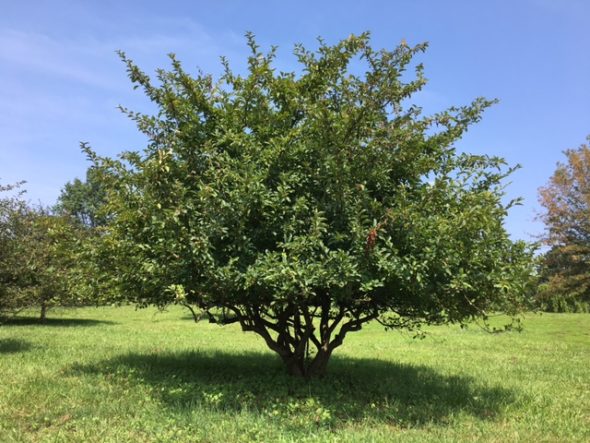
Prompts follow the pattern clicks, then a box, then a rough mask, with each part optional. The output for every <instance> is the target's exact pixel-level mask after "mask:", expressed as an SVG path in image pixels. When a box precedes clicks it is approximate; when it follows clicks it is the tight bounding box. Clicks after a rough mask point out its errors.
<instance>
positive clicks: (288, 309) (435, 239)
mask: <svg viewBox="0 0 590 443" xmlns="http://www.w3.org/2000/svg"><path fill="white" fill-rule="evenodd" d="M247 39H248V43H249V47H250V49H251V55H250V56H249V58H248V65H247V66H248V71H247V74H246V75H244V76H242V75H236V74H235V73H233V72H232V70H231V69H230V67H229V64H228V62H227V60H225V59H222V62H223V65H224V68H225V72H224V74H223V75H222V76H221V77H220V78H219V79H218V80H216V81H214V80H213V78H212V77H211V76H210V75H205V74H202V73H200V74H198V75H196V76H195V77H193V76H191V75H189V74H188V73H187V72H185V71H184V69H183V67H182V65H181V63H180V62H179V61H178V60H177V59H176V58H175V56H174V55H171V56H170V57H171V62H172V69H171V70H170V71H165V70H159V71H158V80H159V85H156V84H154V83H153V82H152V80H151V79H150V77H149V76H148V75H146V74H145V73H144V72H143V71H141V70H140V68H139V67H138V66H137V65H135V64H134V63H133V62H132V61H131V60H130V59H128V58H127V57H126V56H125V54H123V53H121V54H120V55H121V57H122V59H123V61H124V62H125V63H126V66H127V70H128V73H129V77H130V79H131V80H132V82H133V83H134V84H135V85H136V87H141V88H142V89H143V90H144V92H145V93H146V95H147V96H148V97H149V98H150V99H151V100H152V101H153V102H154V103H155V104H156V105H157V106H158V108H159V112H158V114H157V115H155V116H150V115H145V114H141V113H136V112H132V111H129V110H127V109H123V111H124V112H125V113H126V114H128V115H129V116H130V117H131V118H132V119H133V120H135V121H136V122H137V126H138V128H139V130H140V131H142V132H143V133H145V134H146V135H147V136H148V137H149V140H150V142H149V144H148V146H147V147H146V148H145V150H144V151H143V152H126V153H123V154H122V155H121V156H120V158H118V159H112V158H104V157H100V156H98V155H97V154H96V153H94V152H93V151H92V150H91V149H90V147H89V146H87V145H83V150H84V151H85V152H86V153H87V155H88V156H89V158H90V159H91V160H92V161H93V162H94V166H95V168H97V170H100V171H101V179H102V181H103V183H104V186H105V188H106V189H107V196H108V198H107V200H108V203H107V208H108V211H109V213H110V214H112V218H111V219H110V221H109V225H108V226H107V234H105V235H104V236H103V237H102V238H101V241H102V242H103V248H104V251H105V255H107V256H109V257H111V261H110V263H109V265H110V267H109V269H108V270H109V271H110V272H111V275H112V276H113V279H115V280H116V282H117V284H118V286H119V288H120V292H121V293H122V294H125V296H126V297H128V298H129V299H130V300H133V301H135V302H136V303H138V304H139V305H140V306H147V305H156V306H166V305H167V304H169V303H181V304H184V305H185V306H187V307H189V308H190V309H191V310H192V312H193V313H194V315H195V318H196V319H197V318H199V315H201V314H202V315H207V316H208V317H209V319H210V321H212V322H214V323H218V324H227V323H234V322H238V323H239V324H240V325H241V327H242V329H243V330H244V331H253V332H255V333H257V334H258V335H260V336H261V337H262V338H263V339H264V340H265V342H266V344H267V345H268V347H269V348H270V349H271V350H273V351H275V352H276V353H277V354H278V355H279V356H280V357H281V359H282V360H283V362H284V363H285V365H286V367H287V369H288V371H289V373H291V374H293V375H296V376H307V377H312V376H321V375H322V374H324V372H325V370H326V366H327V363H328V360H329V358H330V356H331V355H332V353H333V351H334V349H336V348H337V347H338V346H340V345H341V344H342V342H343V340H344V338H345V336H346V335H347V334H348V333H349V332H352V331H358V330H360V329H361V328H362V326H363V325H364V324H365V323H367V322H369V321H371V320H377V321H379V322H381V323H382V324H383V325H385V326H386V327H388V328H401V327H408V328H412V327H417V326H419V325H420V324H423V323H428V324H440V323H465V322H467V321H469V320H471V319H473V318H479V317H485V316H486V313H487V312H491V311H499V310H500V311H505V312H508V313H510V314H514V313H516V312H517V311H518V310H519V309H520V308H522V306H523V303H524V298H525V297H524V293H525V292H526V289H527V287H528V284H529V283H528V281H529V276H530V273H531V265H530V251H529V250H528V247H527V246H526V245H525V244H524V243H522V242H512V241H511V240H510V239H509V237H508V235H507V233H506V231H505V230H504V228H503V227H502V221H503V219H504V217H505V216H506V212H507V209H508V207H509V206H510V205H504V204H503V203H502V196H503V185H502V181H503V179H504V178H505V177H506V175H508V174H509V173H510V172H511V171H512V169H510V168H506V167H505V166H504V165H505V164H504V161H503V160H502V159H500V158H497V157H488V156H482V155H469V154H461V153H458V152H457V151H456V150H455V148H454V147H453V143H454V142H455V141H456V140H457V139H459V138H460V137H461V136H462V134H463V133H464V132H465V131H466V130H467V128H468V127H469V125H470V124H471V123H474V122H476V121H478V120H479V119H480V116H481V114H482V112H483V110H484V109H485V108H486V107H488V106H489V105H490V104H491V103H492V102H490V101H487V100H484V99H481V98H480V99H477V100H475V101H474V102H473V103H472V104H470V105H468V106H464V107H458V108H451V109H449V110H447V111H445V112H441V113H438V114H435V115H433V116H421V110H420V108H419V107H417V106H413V105H409V106H405V104H406V103H408V101H409V100H410V98H411V96H412V94H413V93H415V92H416V91H418V90H420V89H421V88H422V87H423V86H424V84H425V82H426V81H425V79H424V77H423V68H422V66H421V65H417V66H415V73H416V76H415V78H414V79H412V80H409V81H405V80H404V79H405V78H406V76H407V75H406V71H407V70H408V69H409V68H410V67H411V66H412V59H413V56H414V55H415V54H417V53H419V52H422V51H423V50H424V49H425V48H426V45H418V46H415V47H409V46H407V45H406V44H402V45H400V46H399V47H397V48H396V49H395V50H393V51H386V50H381V51H375V50H373V49H372V48H371V46H370V44H369V43H370V42H369V36H368V34H362V35H360V36H351V37H349V38H347V39H346V40H343V41H341V42H340V43H338V44H336V45H334V46H329V45H327V44H325V43H323V42H320V47H319V49H318V50H317V51H315V52H312V51H309V50H307V49H305V48H304V47H303V46H301V45H297V46H296V47H295V51H294V54H295V56H296V57H297V60H298V61H299V63H300V64H301V72H299V73H293V72H277V71H276V70H275V69H274V68H273V67H272V64H273V60H274V58H275V53H276V49H275V48H273V49H272V50H271V51H270V52H269V53H267V54H265V53H263V52H261V51H260V49H259V47H258V46H257V44H256V42H255V40H254V37H253V36H252V35H248V36H247ZM361 67H362V68H363V69H364V70H365V71H366V72H365V73H364V74H362V75H360V74H354V73H353V71H354V72H359V69H360V68H361ZM361 72H362V71H361Z"/></svg>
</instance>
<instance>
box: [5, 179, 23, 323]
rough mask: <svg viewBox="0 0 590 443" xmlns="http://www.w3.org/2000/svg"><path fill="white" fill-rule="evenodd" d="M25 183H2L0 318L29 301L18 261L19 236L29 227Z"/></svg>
mask: <svg viewBox="0 0 590 443" xmlns="http://www.w3.org/2000/svg"><path fill="white" fill-rule="evenodd" d="M21 185H22V183H17V184H15V185H0V318H2V317H3V316H5V315H7V314H9V313H13V312H16V311H17V310H18V309H19V308H20V307H21V306H23V305H24V304H26V303H25V298H26V297H25V295H24V294H23V293H22V292H20V291H17V289H18V288H19V287H20V286H21V281H22V279H21V274H20V272H18V270H19V269H20V266H17V264H16V263H15V258H16V256H17V244H18V239H19V238H20V237H21V236H22V235H23V233H24V232H25V231H26V226H27V221H26V220H27V217H28V213H29V211H28V207H27V205H26V204H25V202H24V200H23V199H22V193H23V191H22V190H21V189H20V187H21Z"/></svg>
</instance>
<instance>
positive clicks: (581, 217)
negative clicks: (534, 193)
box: [539, 144, 590, 311]
mask: <svg viewBox="0 0 590 443" xmlns="http://www.w3.org/2000/svg"><path fill="white" fill-rule="evenodd" d="M565 156H566V158H567V162H566V163H558V165H557V168H556V170H555V172H554V174H553V176H552V177H551V178H550V180H549V183H548V184H547V186H545V187H543V188H541V189H540V190H539V195H540V198H539V201H540V203H541V205H542V206H543V208H544V209H545V212H544V213H543V214H542V216H541V218H542V220H543V221H544V222H545V224H546V227H547V229H546V231H545V236H544V238H543V240H544V242H545V244H546V245H547V246H549V247H550V250H549V251H548V252H547V254H545V256H544V260H543V267H542V276H541V277H542V285H541V287H540V293H539V297H540V299H541V301H542V303H543V305H544V307H545V308H547V309H550V310H554V311H569V310H578V311H588V310H590V147H588V145H587V144H584V145H581V146H580V147H579V148H578V149H569V150H567V151H565Z"/></svg>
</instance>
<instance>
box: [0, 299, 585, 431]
mask: <svg viewBox="0 0 590 443" xmlns="http://www.w3.org/2000/svg"><path fill="white" fill-rule="evenodd" d="M524 326H525V330H524V332H522V333H517V332H510V333H505V334H495V335H493V334H489V333H486V332H484V331H482V330H481V329H479V328H478V327H477V326H474V327H470V328H468V329H467V330H462V329H460V328H458V327H432V328H429V329H428V331H429V335H428V337H427V338H425V339H421V340H415V339H413V338H412V336H411V335H409V334H407V333H405V334H404V333H399V332H391V331H389V332H385V331H384V330H383V328H382V327H380V326H379V325H378V324H370V325H368V326H367V327H366V328H365V329H363V330H362V331H361V332H357V333H351V334H349V336H348V337H347V339H346V341H345V343H344V345H343V346H342V347H341V348H339V349H338V350H337V351H336V353H335V355H334V357H333V360H332V362H331V364H330V367H329V374H328V375H327V376H326V377H325V378H324V379H323V380H313V381H305V380H298V379H293V378H290V377H288V376H286V375H285V374H284V372H283V369H282V367H281V364H280V362H279V361H278V359H277V358H276V357H275V356H274V355H273V354H272V353H271V352H269V351H267V350H266V348H265V346H264V344H263V343H262V340H261V339H259V338H258V337H257V336H255V335H253V334H251V333H243V332H241V331H240V330H239V328H238V327H237V326H233V325H232V326H226V327H219V326H216V325H212V324H209V323H206V322H200V323H199V324H195V323H194V322H192V321H191V320H190V319H189V317H188V316H187V313H186V312H185V311H183V310H182V309H180V308H171V309H170V310H169V311H167V312H163V313H161V312H158V311H156V310H154V309H145V310H135V309H134V308H132V307H122V308H84V309H61V310H57V311H53V312H50V319H49V320H48V322H47V323H46V324H44V325H39V324H37V323H36V321H33V320H31V319H28V318H22V317H21V318H20V319H17V320H15V321H13V322H11V323H9V324H4V325H1V326H0V441H1V442H11V441H51V442H54V441H55V442H60V441H68V442H69V441H72V442H99V441H100V442H103V441H107V442H126V441H140V442H141V441H146V442H151V441H162V442H165V441H179V442H189V441H195V442H234V441H235V442H239V441H264V442H280V441H293V442H301V441H339V442H359V441H383V442H385V441H387V442H390V441H403V442H412V441H416V442H423V441H436V442H439V441H449V442H456V441H495V442H513V441H527V442H528V441H534V442H541V441H555V442H573V441H580V442H581V441H590V315H584V314H542V315H539V314H530V315H527V316H526V317H525V320H524Z"/></svg>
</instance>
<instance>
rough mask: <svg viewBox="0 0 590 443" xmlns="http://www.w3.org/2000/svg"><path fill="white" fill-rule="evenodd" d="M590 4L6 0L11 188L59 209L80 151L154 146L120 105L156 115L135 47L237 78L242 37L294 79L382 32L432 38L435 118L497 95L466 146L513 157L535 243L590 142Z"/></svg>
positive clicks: (513, 226) (4, 122) (0, 68)
mask: <svg viewBox="0 0 590 443" xmlns="http://www.w3.org/2000/svg"><path fill="white" fill-rule="evenodd" d="M589 20H590V2H589V1H586V0H512V1H507V0H506V1H504V0H495V1H469V0H462V1H458V0H456V1H453V0H450V1H448V0H447V1H439V0H413V1H409V0H404V1H401V0H397V1H393V0H392V1H366V0H365V1H321V0H316V1H297V2H295V1H293V2H281V1H278V0H277V1H223V0H219V1H184V2H183V1H166V2H164V1H157V2H152V1H124V0H119V1H109V0H102V1H98V0H96V1H82V0H80V1H73V0H70V1H60V0H52V1H41V0H37V1H35V0H28V1H27V0H23V1H20V2H16V1H13V2H8V1H6V0H4V1H2V14H0V133H1V138H0V183H10V182H14V181H18V180H26V181H27V185H26V188H27V190H28V196H29V199H31V200H32V201H33V202H42V203H44V204H51V203H54V202H55V199H56V198H57V196H58V195H59V192H60V189H61V188H62V187H63V185H64V183H65V182H67V181H69V180H72V179H73V178H75V177H83V175H84V172H85V170H86V167H87V166H88V164H87V163H86V161H85V158H84V157H83V156H82V154H81V153H80V150H79V146H78V145H79V142H80V141H87V142H90V144H91V145H92V146H93V147H94V148H95V150H97V151H98V152H99V153H100V154H107V155H115V154H116V153H118V152H120V151H122V150H128V149H141V147H142V145H143V144H144V143H145V140H144V139H143V137H142V136H140V135H139V134H138V133H137V131H136V130H135V127H134V126H133V124H132V122H130V121H128V120H127V119H126V118H125V117H124V116H123V115H122V114H120V112H119V111H118V110H117V109H116V107H117V105H119V104H122V105H124V106H126V107H129V108H131V109H134V110H148V109H150V106H149V103H147V101H146V99H144V97H143V96H142V95H141V93H140V92H138V91H134V90H133V89H132V88H131V85H130V83H129V81H128V80H127V78H126V74H125V70H124V67H123V65H122V64H121V62H120V61H119V60H118V58H117V56H116V55H115V50H117V49H121V50H124V51H125V52H126V53H127V55H128V56H129V57H130V58H132V59H134V60H135V61H136V62H137V63H138V64H139V65H140V66H141V67H143V68H144V70H146V71H147V72H150V73H151V72H153V70H154V69H155V68H156V67H166V66H167V65H168V61H167V58H166V54H167V53H169V52H174V53H176V54H177V55H178V57H179V58H180V59H181V60H183V62H184V64H185V67H186V68H187V69H189V70H190V69H193V68H194V69H196V68H197V67H198V68H200V69H202V70H203V71H205V72H211V73H214V74H215V73H218V72H219V71H220V64H219V56H220V55H225V56H227V57H228V58H229V60H230V62H232V64H233V65H235V66H236V67H237V69H238V70H239V69H240V66H242V65H243V61H244V56H245V54H246V52H247V50H246V46H245V41H244V38H243V35H244V33H245V32H246V31H248V30H249V31H252V32H254V33H255V34H256V36H257V39H258V41H259V43H260V44H261V45H262V46H263V47H265V48H267V47H268V46H270V45H271V44H276V45H279V57H278V59H279V63H280V67H281V68H283V69H293V68H295V65H294V64H293V59H292V57H291V50H292V47H293V44H294V43H297V42H300V43H303V44H306V45H308V46H310V47H314V45H315V42H316V37H318V36H322V37H323V38H325V39H326V40H327V41H328V42H329V43H334V42H336V41H338V40H339V39H342V38H345V37H346V36H348V35H349V34H351V33H360V32H363V31H365V30H368V31H371V33H372V37H373V45H374V46H376V47H385V48H393V47H394V46H395V45H397V44H398V43H399V42H400V41H401V40H402V39H405V40H406V41H407V42H408V43H409V44H414V43H418V42H423V41H428V42H429V43H430V47H429V50H428V51H427V53H426V54H424V55H422V56H421V57H420V60H419V61H421V62H423V63H424V65H425V68H426V76H427V78H429V79H430V82H429V84H428V85H427V86H426V88H425V89H424V91H423V92H421V93H420V94H419V95H418V96H416V97H415V103H416V104H418V105H421V106H423V107H424V109H425V111H427V112H435V111H437V110H442V109H444V108H446V107H448V106H452V105H461V104H467V103H469V102H470V101H471V100H472V99H473V98H475V97H477V96H486V97H488V98H498V99H500V103H499V104H498V105H496V106H495V107H493V108H492V109H490V110H489V111H488V112H487V113H486V115H485V116H484V119H483V120H482V122H481V123H479V124H478V125H476V126H474V127H473V128H472V129H471V130H470V131H469V132H468V134H467V135H466V136H465V137H464V139H463V140H461V142H460V143H459V144H458V147H459V148H460V149H463V150H465V151H469V152H474V153H487V154H492V155H500V156H503V157H505V158H506V159H507V160H508V162H509V163H510V164H516V163H520V164H521V165H522V166H523V167H522V169H520V170H519V171H518V172H517V173H515V174H514V175H513V176H512V184H511V185H510V187H509V188H508V193H509V196H510V197H515V196H522V197H524V199H525V203H524V205H523V206H522V207H518V208H515V209H513V210H512V212H511V214H510V216H509V218H508V220H507V224H506V226H507V228H508V230H509V232H510V233H511V234H512V236H513V237H515V238H523V239H531V235H534V234H537V233H539V232H540V231H541V230H542V225H541V224H540V223H539V222H538V221H535V212H538V211H539V206H538V204H537V189H538V187H539V186H542V185H543V184H545V183H546V182H547V180H548V179H549V177H550V175H551V174H552V172H553V170H554V169H555V165H556V162H557V161H559V160H562V159H563V156H562V151H563V150H564V149H567V148H575V147H577V146H579V145H580V144H581V143H583V142H584V141H585V137H586V136H587V135H588V134H590V87H589V84H588V80H589V79H590V76H589V72H590V32H588V21H589Z"/></svg>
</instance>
